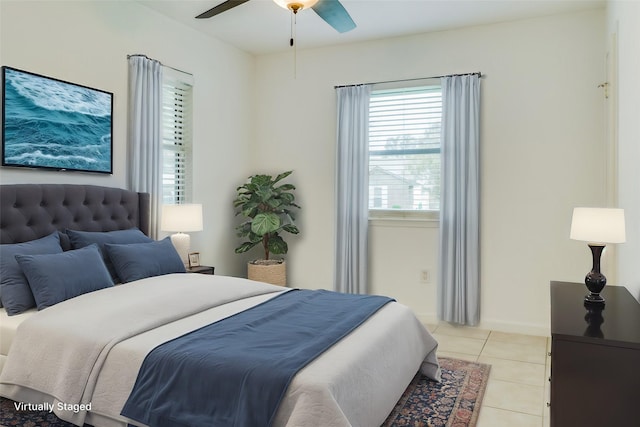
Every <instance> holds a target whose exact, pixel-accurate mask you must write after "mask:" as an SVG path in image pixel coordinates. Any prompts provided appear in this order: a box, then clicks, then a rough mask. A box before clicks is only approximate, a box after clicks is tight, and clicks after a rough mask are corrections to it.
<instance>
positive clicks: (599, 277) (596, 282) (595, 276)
mask: <svg viewBox="0 0 640 427" xmlns="http://www.w3.org/2000/svg"><path fill="white" fill-rule="evenodd" d="M589 248H591V255H592V256H593V267H592V269H591V271H590V272H589V273H588V274H587V276H586V277H585V278H584V284H585V285H587V289H589V294H588V295H587V296H585V297H584V302H585V304H592V305H604V298H602V296H601V295H600V292H602V289H604V286H605V285H606V284H607V278H606V277H604V274H602V273H600V256H601V255H602V251H603V250H604V245H589Z"/></svg>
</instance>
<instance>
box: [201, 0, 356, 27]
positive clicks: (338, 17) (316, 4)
mask: <svg viewBox="0 0 640 427" xmlns="http://www.w3.org/2000/svg"><path fill="white" fill-rule="evenodd" d="M248 1H249V0H227V1H224V2H222V3H220V4H219V5H217V6H216V7H214V8H211V9H209V10H207V11H206V12H204V13H201V14H200V15H198V16H196V18H197V19H204V18H211V17H212V16H216V15H218V14H220V13H222V12H225V11H227V10H229V9H232V8H234V7H236V6H239V5H241V4H242V3H246V2H248ZM273 1H274V2H275V3H276V4H278V6H281V7H283V8H285V9H289V10H290V11H292V12H293V13H294V14H296V13H298V11H300V10H302V9H307V8H311V9H313V11H314V12H315V13H317V14H318V16H320V18H322V19H323V20H324V21H325V22H326V23H327V24H329V25H331V26H332V27H333V28H335V29H336V31H338V32H340V33H346V32H347V31H351V30H353V29H354V28H355V27H356V24H355V22H353V19H351V16H350V15H349V12H347V10H346V9H345V8H344V6H342V4H341V3H340V2H339V1H338V0H273Z"/></svg>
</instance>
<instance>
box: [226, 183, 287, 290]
mask: <svg viewBox="0 0 640 427" xmlns="http://www.w3.org/2000/svg"><path fill="white" fill-rule="evenodd" d="M292 172H293V171H288V172H284V173H281V174H279V175H278V176H276V177H275V178H273V177H272V176H271V175H253V176H250V177H249V181H248V182H247V183H246V184H244V185H242V186H240V187H238V188H237V189H236V191H237V196H236V199H235V200H234V202H233V205H234V207H235V209H236V216H237V215H242V216H244V217H245V218H246V221H244V222H243V223H242V224H240V225H238V226H237V227H236V231H237V234H238V237H244V238H246V239H247V241H244V242H243V243H242V244H241V245H240V246H238V247H237V248H236V253H238V254H241V253H245V252H247V251H249V250H250V249H252V248H253V247H254V246H258V245H260V244H262V248H263V250H264V258H263V259H258V260H254V261H251V262H249V265H248V277H249V279H251V280H258V281H261V282H268V283H272V284H275V285H281V286H285V285H286V264H285V262H284V260H283V259H275V260H274V259H271V258H270V256H271V255H273V254H275V255H284V254H286V253H287V251H288V250H289V247H288V246H287V242H285V241H284V239H283V238H282V236H281V233H283V232H287V233H291V234H298V233H299V230H298V227H296V225H295V224H294V221H295V216H294V213H293V209H296V208H297V209H299V208H300V206H298V205H297V204H296V203H295V196H294V194H293V190H295V189H296V187H295V186H294V185H292V184H279V183H280V181H282V180H283V179H285V178H286V177H288V176H289V175H291V173H292Z"/></svg>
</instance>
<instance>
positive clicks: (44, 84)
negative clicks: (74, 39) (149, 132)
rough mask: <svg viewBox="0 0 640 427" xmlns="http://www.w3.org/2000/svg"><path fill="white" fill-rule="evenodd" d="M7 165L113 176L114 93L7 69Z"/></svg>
mask: <svg viewBox="0 0 640 427" xmlns="http://www.w3.org/2000/svg"><path fill="white" fill-rule="evenodd" d="M4 77H5V99H4V103H5V104H4V105H5V121H4V144H5V145H4V164H5V165H12V166H31V167H48V168H55V169H68V170H82V171H95V172H109V173H110V172H111V96H112V95H111V94H109V93H106V92H101V91H98V90H94V89H89V88H85V87H82V86H77V85H73V84H71V83H65V82H61V81H57V80H52V79H48V78H46V77H41V76H37V75H34V74H29V73H25V72H21V71H18V70H13V69H9V68H5V75H4Z"/></svg>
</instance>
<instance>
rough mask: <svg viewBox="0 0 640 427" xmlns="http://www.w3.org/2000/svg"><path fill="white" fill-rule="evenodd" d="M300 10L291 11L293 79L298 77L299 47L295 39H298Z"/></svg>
mask: <svg viewBox="0 0 640 427" xmlns="http://www.w3.org/2000/svg"><path fill="white" fill-rule="evenodd" d="M297 17H298V10H297V9H291V38H290V39H289V46H291V47H293V78H294V79H296V78H297V77H298V45H297V44H296V43H295V41H294V39H295V37H296V29H297V26H298V18H297Z"/></svg>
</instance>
